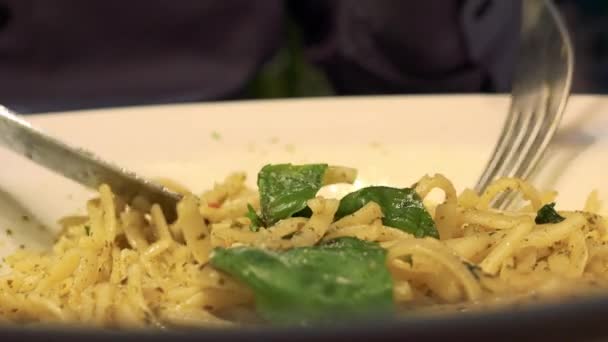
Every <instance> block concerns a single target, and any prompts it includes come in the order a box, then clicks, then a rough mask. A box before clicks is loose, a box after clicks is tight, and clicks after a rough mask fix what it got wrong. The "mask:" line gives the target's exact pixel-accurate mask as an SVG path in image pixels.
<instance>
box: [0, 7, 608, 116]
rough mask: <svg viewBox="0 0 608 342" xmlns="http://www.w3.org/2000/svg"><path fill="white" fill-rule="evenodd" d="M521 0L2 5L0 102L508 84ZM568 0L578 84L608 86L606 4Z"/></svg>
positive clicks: (49, 106) (492, 89) (137, 100)
mask: <svg viewBox="0 0 608 342" xmlns="http://www.w3.org/2000/svg"><path fill="white" fill-rule="evenodd" d="M520 1H522V0H425V1H403V0H352V1H349V0H306V1H301V0H264V1H259V2H258V1H249V0H180V1H171V0H129V1H123V0H87V1H80V0H53V1H48V0H0V80H2V82H0V104H3V105H6V106H8V107H9V108H12V109H14V110H15V111H18V112H21V113H28V112H42V111H58V110H70V109H83V108H93V107H107V106H128V105H142V104H160V103H177V102H197V101H221V100H234V99H266V98H294V97H309V96H328V95H369V94H426V93H434V94H444V93H504V92H508V91H509V89H510V77H511V75H512V69H513V65H514V64H515V57H516V50H517V39H518V33H519V20H520V18H519V14H520V12H521V8H520V5H521V2H520ZM523 1H526V0H523ZM556 2H557V4H558V6H559V8H560V10H561V12H562V14H563V16H564V17H565V18H566V21H567V24H568V27H569V29H570V31H571V36H572V38H573V41H574V46H575V55H576V56H575V57H576V67H575V79H574V83H573V90H574V92H577V93H607V92H608V0H557V1H556Z"/></svg>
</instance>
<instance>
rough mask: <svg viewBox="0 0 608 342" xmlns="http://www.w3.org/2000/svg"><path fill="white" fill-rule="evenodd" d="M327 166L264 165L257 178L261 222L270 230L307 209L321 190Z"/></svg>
mask: <svg viewBox="0 0 608 342" xmlns="http://www.w3.org/2000/svg"><path fill="white" fill-rule="evenodd" d="M327 168H328V165H327V164H310V165H292V164H276V165H266V166H264V167H263V168H262V170H261V171H260V173H259V174H258V188H259V191H260V205H261V208H262V221H263V223H264V225H265V226H266V227H270V226H271V225H273V224H274V223H276V222H277V221H279V220H282V219H285V218H288V217H291V215H293V214H295V213H297V212H299V211H301V210H302V209H304V208H306V202H307V201H308V200H310V199H311V198H314V197H315V196H316V194H317V192H318V191H319V189H321V187H322V186H323V177H324V175H325V171H327Z"/></svg>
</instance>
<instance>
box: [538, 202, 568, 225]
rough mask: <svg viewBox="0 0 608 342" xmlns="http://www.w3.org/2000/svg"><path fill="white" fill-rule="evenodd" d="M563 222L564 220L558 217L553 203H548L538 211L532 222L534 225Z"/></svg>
mask: <svg viewBox="0 0 608 342" xmlns="http://www.w3.org/2000/svg"><path fill="white" fill-rule="evenodd" d="M563 220H565V218H564V217H562V216H560V214H558V213H557V211H556V210H555V203H548V204H545V205H543V207H542V208H540V209H539V210H538V213H537V214H536V218H535V219H534V222H536V224H545V223H560V222H562V221H563Z"/></svg>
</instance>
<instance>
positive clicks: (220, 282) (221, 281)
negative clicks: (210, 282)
mask: <svg viewBox="0 0 608 342" xmlns="http://www.w3.org/2000/svg"><path fill="white" fill-rule="evenodd" d="M217 283H218V284H219V285H224V283H226V281H225V280H224V278H220V279H219V280H218V281H217Z"/></svg>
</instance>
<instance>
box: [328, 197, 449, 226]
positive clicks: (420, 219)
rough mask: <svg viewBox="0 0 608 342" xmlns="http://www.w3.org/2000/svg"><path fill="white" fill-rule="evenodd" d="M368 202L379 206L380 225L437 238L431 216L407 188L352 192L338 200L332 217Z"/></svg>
mask: <svg viewBox="0 0 608 342" xmlns="http://www.w3.org/2000/svg"><path fill="white" fill-rule="evenodd" d="M369 202H376V203H377V204H378V205H379V206H380V207H381V208H382V213H383V214H384V218H383V219H382V222H383V223H384V225H386V226H389V227H393V228H397V229H400V230H403V231H405V232H408V233H411V234H414V235H415V236H416V237H424V236H430V237H434V238H439V233H438V232H437V228H436V227H435V222H433V218H432V217H431V215H430V214H429V213H428V212H427V211H426V209H425V208H424V205H423V204H422V200H421V199H420V196H418V194H417V193H416V191H415V190H414V189H410V188H405V189H397V188H391V187H387V186H371V187H367V188H363V189H360V190H358V191H355V192H352V193H350V194H348V195H346V196H345V197H344V198H342V200H341V201H340V206H339V207H338V211H337V212H336V215H335V219H336V220H338V219H340V218H342V217H344V216H346V215H350V214H352V213H354V212H355V211H357V210H359V209H361V208H362V207H363V206H364V205H366V204H367V203H369Z"/></svg>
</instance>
